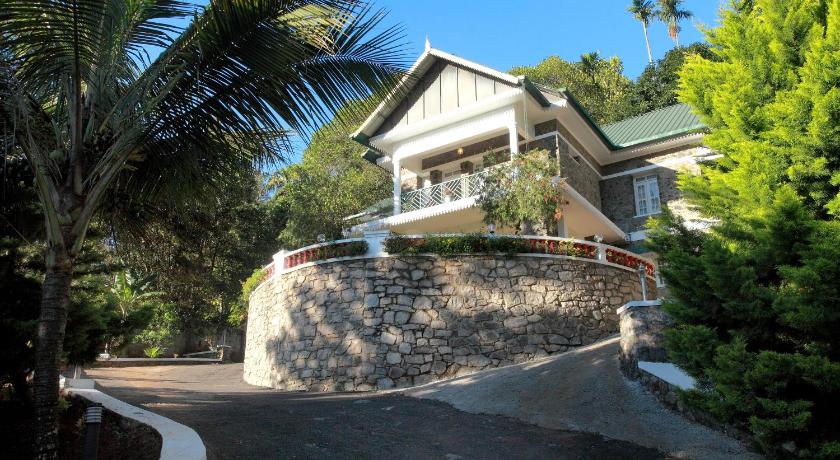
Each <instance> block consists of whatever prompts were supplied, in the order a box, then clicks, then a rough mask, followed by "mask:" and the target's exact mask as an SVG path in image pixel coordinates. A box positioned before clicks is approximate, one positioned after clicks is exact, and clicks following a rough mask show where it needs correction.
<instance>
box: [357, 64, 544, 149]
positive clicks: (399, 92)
mask: <svg viewBox="0 0 840 460" xmlns="http://www.w3.org/2000/svg"><path fill="white" fill-rule="evenodd" d="M438 59H443V60H445V61H449V62H451V63H453V64H456V65H459V66H462V67H465V68H467V69H470V70H472V71H475V72H477V73H480V74H484V75H487V76H489V77H492V78H495V79H498V80H501V81H504V82H506V83H509V84H511V85H513V86H517V87H522V88H524V89H525V91H526V92H527V93H528V94H530V95H531V97H533V98H534V100H535V101H537V103H538V104H539V105H540V106H542V107H545V108H548V107H551V102H550V101H549V100H548V99H547V98H546V97H545V95H544V94H543V93H542V92H541V91H540V89H539V88H538V87H537V86H536V85H535V84H534V83H533V82H531V81H530V80H529V79H528V78H527V77H524V76H518V77H517V76H513V75H511V74H508V73H505V72H500V71H498V70H496V69H492V68H490V67H487V66H483V65H481V64H477V63H475V62H472V61H468V60H466V59H463V58H461V57H458V56H455V55H454V54H449V53H447V52H444V51H441V50H438V49H434V48H428V49H427V50H426V51H424V52H423V54H421V55H420V57H419V58H418V59H417V61H416V62H415V63H414V65H412V66H411V68H410V69H409V70H408V72H406V74H405V76H403V78H402V79H401V80H400V81H399V83H397V85H396V86H395V87H394V89H392V90H391V91H390V92H389V93H388V95H387V96H386V97H385V98H384V99H383V100H382V102H380V103H379V105H378V106H377V107H376V109H375V110H374V111H373V113H371V114H370V116H369V117H368V118H367V119H366V120H365V121H364V123H362V125H361V126H360V127H359V129H357V130H356V132H354V133H353V134H352V136H351V137H352V138H353V139H354V140H356V141H357V142H359V139H365V138H368V139H369V138H370V137H371V136H372V135H373V134H374V132H375V131H376V130H377V129H379V127H380V126H381V125H382V123H384V122H385V119H386V118H388V115H390V114H391V112H392V111H393V110H394V109H396V107H397V106H398V105H399V103H400V102H401V101H402V99H403V98H404V97H405V96H406V95H408V93H409V92H410V91H411V90H412V89H413V88H414V86H415V85H416V83H417V81H419V80H420V78H421V77H422V76H423V74H424V73H426V71H428V70H429V68H431V66H432V64H434V63H435V62H436V61H437V60H438ZM360 143H361V142H360ZM363 145H365V144H363Z"/></svg>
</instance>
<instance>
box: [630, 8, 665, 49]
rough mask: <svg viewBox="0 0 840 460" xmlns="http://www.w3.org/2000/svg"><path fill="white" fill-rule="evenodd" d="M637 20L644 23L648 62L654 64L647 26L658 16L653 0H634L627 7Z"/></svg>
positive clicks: (643, 30)
mask: <svg viewBox="0 0 840 460" xmlns="http://www.w3.org/2000/svg"><path fill="white" fill-rule="evenodd" d="M627 11H629V12H630V13H632V14H633V17H634V18H636V20H637V21H639V22H641V23H642V32H644V34H645V46H646V47H647V53H648V63H649V64H653V55H652V54H651V53H650V39H649V38H648V31H647V28H648V26H649V25H650V21H651V20H652V19H653V18H654V17H656V14H657V13H658V11H656V8H655V7H654V5H653V0H633V4H632V5H630V6H629V7H628V8H627Z"/></svg>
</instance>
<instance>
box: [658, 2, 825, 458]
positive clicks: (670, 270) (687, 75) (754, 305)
mask: <svg viewBox="0 0 840 460" xmlns="http://www.w3.org/2000/svg"><path fill="white" fill-rule="evenodd" d="M721 14H722V22H721V25H720V27H718V28H716V29H713V30H710V31H709V32H708V34H707V38H708V40H709V42H710V44H711V49H712V52H713V53H714V59H709V58H706V57H703V56H702V55H692V56H690V57H688V58H687V63H686V65H685V66H684V68H683V69H682V71H681V72H680V97H681V99H682V100H684V101H685V102H688V103H689V104H691V105H692V106H693V107H694V109H695V110H696V111H697V112H698V113H699V114H700V116H701V118H702V119H703V121H704V122H705V123H706V124H707V125H708V126H709V127H710V129H711V132H710V133H709V134H708V135H707V136H706V139H705V143H706V144H707V145H708V146H709V147H711V148H712V149H714V150H715V151H717V152H719V153H720V154H721V155H722V158H720V159H719V160H717V161H716V162H715V163H714V164H711V165H707V166H705V167H703V168H702V175H699V176H691V175H684V176H682V177H681V178H680V187H681V189H682V190H683V191H684V192H685V193H686V196H687V198H688V199H689V200H690V202H691V203H693V204H694V205H695V206H696V207H697V208H698V210H699V211H700V212H701V213H702V214H704V215H705V216H706V217H709V218H711V219H712V220H713V221H715V222H716V224H714V225H713V227H712V228H711V229H709V231H708V232H701V231H698V230H692V229H689V228H686V226H685V225H684V224H683V223H681V222H680V221H679V220H677V219H674V218H672V217H670V216H669V215H667V214H666V215H665V217H664V218H662V219H660V220H659V221H658V223H657V224H656V225H655V226H654V227H653V229H652V230H653V231H652V232H651V233H650V235H651V237H652V241H653V249H654V250H656V251H657V252H659V253H660V254H661V255H660V262H661V269H662V274H663V276H664V278H665V279H666V281H667V283H668V285H669V296H668V297H667V298H666V303H665V308H666V309H667V311H668V312H669V313H670V314H671V315H672V317H673V318H674V320H675V322H676V325H675V327H674V328H673V329H671V330H670V331H669V332H668V334H667V347H668V349H669V353H670V356H671V358H672V359H673V360H674V361H675V362H676V363H677V364H679V365H680V366H682V367H683V368H685V369H686V370H688V371H689V372H690V373H691V374H692V375H694V376H695V377H697V378H698V379H699V381H700V382H701V386H700V389H699V390H698V391H695V392H693V393H692V394H691V395H689V398H690V401H692V402H693V403H694V404H699V405H700V406H701V407H703V408H704V409H707V410H709V411H711V412H712V413H713V414H715V415H717V416H718V417H720V418H721V419H723V420H725V421H728V422H731V423H735V424H738V425H740V426H742V427H744V428H746V429H748V430H750V431H751V432H752V433H753V434H754V435H755V436H756V439H757V440H758V441H759V443H760V444H761V445H762V447H763V448H764V449H765V451H766V452H767V453H768V454H770V455H771V456H774V457H783V458H784V457H800V458H837V457H838V456H840V436H839V435H840V422H838V419H837V417H836V412H837V410H838V409H840V386H838V382H840V341H838V337H840V335H838V334H837V330H838V329H840V283H838V281H837V280H838V279H840V264H838V263H837V261H838V260H840V219H838V218H839V217H840V195H838V192H840V109H838V107H840V65H838V64H840V61H838V56H840V1H838V0H831V1H828V2H826V1H823V0H803V1H801V2H779V1H775V0H755V1H754V2H739V3H738V4H736V5H735V7H734V8H731V9H728V10H724V11H723V12H722V13H721Z"/></svg>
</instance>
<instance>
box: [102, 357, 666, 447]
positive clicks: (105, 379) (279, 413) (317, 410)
mask: <svg viewBox="0 0 840 460" xmlns="http://www.w3.org/2000/svg"><path fill="white" fill-rule="evenodd" d="M87 373H88V375H90V376H91V377H92V378H95V379H96V381H97V385H98V387H99V388H100V389H101V390H102V391H104V392H106V393H108V394H110V395H112V396H115V397H117V398H119V399H122V400H124V401H127V402H129V403H131V404H134V405H137V406H142V407H144V408H146V409H148V410H151V411H153V412H156V413H159V414H161V415H164V416H166V417H169V418H171V419H173V420H176V421H178V422H180V423H183V424H185V425H187V426H190V427H192V428H193V429H195V430H196V431H197V432H198V434H199V435H200V436H201V438H202V440H203V441H204V443H205V445H206V447H207V452H208V457H209V458H211V459H226V458H260V459H264V458H289V459H310V458H311V459H324V458H329V459H445V460H457V459H659V458H666V456H664V455H663V454H662V453H660V452H659V451H657V450H655V449H652V448H648V447H641V446H638V445H636V444H633V443H630V442H626V441H616V440H609V439H606V438H604V437H602V436H600V435H596V434H588V433H580V432H573V431H567V430H555V429H549V428H543V427H539V426H536V425H533V424H529V423H526V422H522V421H519V420H516V419H513V418H510V417H505V416H498V415H478V414H470V413H467V412H463V411H460V410H458V409H455V408H453V407H452V406H450V405H448V404H446V403H443V402H439V401H433V400H427V399H417V398H413V397H408V396H404V395H402V394H399V393H389V394H348V393H293V392H281V391H275V390H268V389H264V388H260V387H254V386H251V385H248V384H246V383H244V382H243V381H242V365H241V364H224V365H197V366H160V367H125V368H110V369H105V368H100V369H92V370H88V371H87Z"/></svg>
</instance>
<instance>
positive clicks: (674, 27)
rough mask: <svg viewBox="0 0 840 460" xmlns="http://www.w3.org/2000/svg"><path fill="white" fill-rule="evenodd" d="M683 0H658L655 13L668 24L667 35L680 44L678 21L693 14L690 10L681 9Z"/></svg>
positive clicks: (680, 28)
mask: <svg viewBox="0 0 840 460" xmlns="http://www.w3.org/2000/svg"><path fill="white" fill-rule="evenodd" d="M682 3H683V0H659V11H658V12H657V13H656V14H657V16H659V19H660V20H661V21H662V22H664V23H665V25H666V26H668V35H670V36H671V39H672V40H674V43H675V44H676V45H677V47H678V48H679V46H680V31H681V30H682V27H680V21H682V20H683V19H690V18H691V17H692V16H694V15H693V14H692V13H691V11H688V10H684V9H682Z"/></svg>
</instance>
